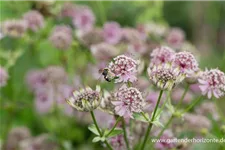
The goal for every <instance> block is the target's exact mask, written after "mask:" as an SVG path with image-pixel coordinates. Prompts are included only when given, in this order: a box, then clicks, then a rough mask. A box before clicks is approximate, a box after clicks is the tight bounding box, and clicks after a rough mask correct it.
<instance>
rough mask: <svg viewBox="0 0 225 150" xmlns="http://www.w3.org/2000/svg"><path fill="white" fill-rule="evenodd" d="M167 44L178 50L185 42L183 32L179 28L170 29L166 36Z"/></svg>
mask: <svg viewBox="0 0 225 150" xmlns="http://www.w3.org/2000/svg"><path fill="white" fill-rule="evenodd" d="M166 40H167V43H168V44H169V45H170V46H171V47H173V48H180V47H181V46H182V44H183V42H184V40H185V34H184V31H183V30H181V29H180V28H172V29H171V30H170V32H169V34H168V35H167V38H166Z"/></svg>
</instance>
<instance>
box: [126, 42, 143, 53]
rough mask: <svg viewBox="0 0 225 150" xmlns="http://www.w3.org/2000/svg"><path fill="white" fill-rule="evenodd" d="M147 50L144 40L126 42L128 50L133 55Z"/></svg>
mask: <svg viewBox="0 0 225 150" xmlns="http://www.w3.org/2000/svg"><path fill="white" fill-rule="evenodd" d="M146 51H147V45H146V44H145V43H144V42H141V41H138V42H133V43H130V44H128V52H129V53H131V54H133V55H141V54H144V53H145V52H146Z"/></svg>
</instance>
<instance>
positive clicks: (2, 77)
mask: <svg viewBox="0 0 225 150" xmlns="http://www.w3.org/2000/svg"><path fill="white" fill-rule="evenodd" d="M8 78H9V75H8V72H7V71H6V70H5V69H4V68H2V67H1V66H0V87H3V86H5V85H6V84H7V80H8Z"/></svg>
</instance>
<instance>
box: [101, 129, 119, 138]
mask: <svg viewBox="0 0 225 150" xmlns="http://www.w3.org/2000/svg"><path fill="white" fill-rule="evenodd" d="M108 133H109V131H107V132H106V133H105V135H107V134H108ZM122 133H123V130H122V129H119V128H115V129H114V130H113V131H112V132H111V133H110V134H109V135H108V136H107V137H109V138H110V137H114V136H117V135H119V134H122Z"/></svg>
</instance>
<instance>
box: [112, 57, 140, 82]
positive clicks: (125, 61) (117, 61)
mask: <svg viewBox="0 0 225 150" xmlns="http://www.w3.org/2000/svg"><path fill="white" fill-rule="evenodd" d="M137 66H138V63H137V61H136V60H134V59H132V58H130V57H127V56H125V55H119V56H117V57H115V58H114V59H113V61H112V62H110V63H109V66H108V68H109V69H110V71H112V72H113V73H114V74H115V76H116V77H118V79H116V82H128V81H129V82H134V81H136V80H137V77H136V74H137Z"/></svg>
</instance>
